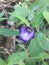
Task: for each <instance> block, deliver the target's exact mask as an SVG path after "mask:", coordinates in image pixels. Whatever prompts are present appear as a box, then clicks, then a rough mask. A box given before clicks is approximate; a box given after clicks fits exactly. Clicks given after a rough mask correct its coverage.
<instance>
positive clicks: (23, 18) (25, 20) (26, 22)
mask: <svg viewBox="0 0 49 65" xmlns="http://www.w3.org/2000/svg"><path fill="white" fill-rule="evenodd" d="M13 16H14V17H15V18H18V19H19V20H21V21H22V23H25V24H26V25H27V26H30V24H29V22H28V21H27V19H26V18H25V17H23V16H21V15H18V14H16V13H14V14H13ZM13 22H16V21H13Z"/></svg>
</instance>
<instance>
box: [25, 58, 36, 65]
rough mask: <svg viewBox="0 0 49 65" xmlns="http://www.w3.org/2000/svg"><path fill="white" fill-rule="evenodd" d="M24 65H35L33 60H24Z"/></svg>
mask: <svg viewBox="0 0 49 65" xmlns="http://www.w3.org/2000/svg"><path fill="white" fill-rule="evenodd" d="M25 65H36V63H35V60H34V59H32V58H29V59H28V60H26V62H25Z"/></svg>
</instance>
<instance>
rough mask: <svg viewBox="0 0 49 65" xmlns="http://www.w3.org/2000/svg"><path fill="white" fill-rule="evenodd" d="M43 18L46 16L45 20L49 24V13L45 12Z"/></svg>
mask: <svg viewBox="0 0 49 65" xmlns="http://www.w3.org/2000/svg"><path fill="white" fill-rule="evenodd" d="M43 16H44V18H45V19H46V20H47V22H48V24H49V12H48V11H43Z"/></svg>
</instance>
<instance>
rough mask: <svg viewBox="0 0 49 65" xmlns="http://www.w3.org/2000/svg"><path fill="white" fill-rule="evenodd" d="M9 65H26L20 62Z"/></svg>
mask: <svg viewBox="0 0 49 65" xmlns="http://www.w3.org/2000/svg"><path fill="white" fill-rule="evenodd" d="M7 65H25V64H24V62H23V61H19V62H12V63H11V62H10V63H8V64H7Z"/></svg>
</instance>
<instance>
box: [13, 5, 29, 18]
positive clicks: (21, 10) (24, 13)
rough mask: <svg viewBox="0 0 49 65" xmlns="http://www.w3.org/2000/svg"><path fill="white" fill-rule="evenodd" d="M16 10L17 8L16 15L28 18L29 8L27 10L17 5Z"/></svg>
mask: <svg viewBox="0 0 49 65" xmlns="http://www.w3.org/2000/svg"><path fill="white" fill-rule="evenodd" d="M14 8H15V11H14V12H15V14H18V15H21V16H23V17H26V16H27V15H28V13H29V12H28V10H27V8H25V7H23V6H20V5H18V4H17V5H15V6H14ZM14 12H13V13H14Z"/></svg>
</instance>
